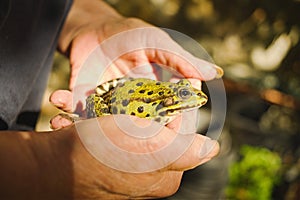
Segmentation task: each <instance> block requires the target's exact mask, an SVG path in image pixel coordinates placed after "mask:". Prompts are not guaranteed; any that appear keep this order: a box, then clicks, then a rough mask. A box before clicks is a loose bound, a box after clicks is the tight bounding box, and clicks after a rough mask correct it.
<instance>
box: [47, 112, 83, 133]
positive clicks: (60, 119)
mask: <svg viewBox="0 0 300 200" xmlns="http://www.w3.org/2000/svg"><path fill="white" fill-rule="evenodd" d="M79 120H81V118H80V117H79V116H78V115H75V114H67V113H60V114H58V115H56V116H55V117H53V118H52V119H51V121H50V124H51V128H52V129H61V128H64V127H67V126H70V125H72V124H73V123H74V122H75V121H79Z"/></svg>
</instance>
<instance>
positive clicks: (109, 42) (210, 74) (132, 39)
mask: <svg viewBox="0 0 300 200" xmlns="http://www.w3.org/2000/svg"><path fill="white" fill-rule="evenodd" d="M100 43H101V44H100ZM92 51H93V52H92ZM91 52H92V53H91ZM70 62H71V78H70V89H71V91H67V90H58V91H55V92H54V93H53V94H52V95H51V97H50V101H51V102H52V103H53V104H54V105H55V106H57V107H58V108H60V109H62V110H64V111H67V112H74V111H75V112H76V113H77V114H79V115H81V116H82V115H83V113H84V109H85V99H86V97H87V96H88V94H89V92H90V91H91V90H92V89H93V88H95V87H96V86H97V85H98V84H101V83H103V82H105V81H108V80H111V79H114V78H117V77H122V76H125V75H129V76H131V77H145V78H152V79H156V78H157V73H156V71H155V70H154V68H153V67H152V65H151V63H157V64H159V65H160V66H163V67H165V68H167V69H169V70H171V71H173V72H175V73H177V74H179V75H180V76H182V77H186V78H188V79H189V80H190V81H191V82H192V84H193V85H194V87H197V88H200V87H201V81H200V80H210V79H213V78H216V77H220V76H221V75H222V73H223V72H222V69H220V68H219V67H217V66H215V65H214V64H211V63H208V62H206V61H204V60H201V59H198V58H196V57H194V56H192V55H191V54H190V53H188V52H187V51H185V50H184V49H183V48H182V47H181V46H179V45H178V44H177V43H175V42H174V41H173V40H172V39H171V38H170V37H169V35H168V34H167V33H165V32H164V31H162V30H160V29H158V28H155V27H153V26H151V25H149V24H147V23H145V22H144V21H141V20H138V19H131V18H130V19H128V18H121V19H118V20H117V21H113V22H110V25H109V26H108V27H106V29H105V32H104V33H102V34H99V31H97V27H95V30H92V31H88V32H85V31H84V32H83V33H81V34H78V35H77V37H75V38H74V40H73V42H72V46H71V50H70ZM69 124H70V121H67V120H65V119H62V118H61V117H60V116H57V117H56V118H54V119H53V120H52V127H53V128H61V127H65V126H67V125H69Z"/></svg>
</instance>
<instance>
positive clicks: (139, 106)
mask: <svg viewBox="0 0 300 200" xmlns="http://www.w3.org/2000/svg"><path fill="white" fill-rule="evenodd" d="M207 101H208V97H207V95H206V94H205V93H204V92H203V91H202V90H199V89H196V88H194V87H193V86H192V84H191V82H190V81H189V80H188V79H180V80H179V81H178V82H177V83H173V82H164V81H157V80H152V79H147V78H128V77H123V78H118V79H114V80H111V81H108V82H106V83H103V84H101V85H99V86H97V87H96V89H95V90H94V92H93V93H92V94H90V95H89V96H88V97H87V99H86V115H87V118H95V117H101V116H106V115H114V114H126V115H133V116H137V117H140V118H146V119H150V120H154V121H156V122H158V123H160V124H167V123H169V122H171V121H173V120H174V119H175V117H176V116H177V115H178V114H180V113H182V112H184V111H189V110H192V109H197V108H199V107H201V106H203V105H204V104H206V103H207Z"/></svg>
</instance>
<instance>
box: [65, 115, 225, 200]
mask: <svg viewBox="0 0 300 200" xmlns="http://www.w3.org/2000/svg"><path fill="white" fill-rule="evenodd" d="M127 120H129V121H127ZM122 122H126V123H123V124H122ZM128 124H130V126H129V125H128ZM154 126H155V127H154ZM120 127H123V128H122V129H121V128H120ZM133 127H134V128H133ZM130 129H131V130H130ZM137 129H139V132H138V133H139V137H133V136H132V135H130V134H134V133H132V132H134V131H135V130H137ZM66 130H67V131H70V130H71V131H72V132H77V134H72V137H75V141H76V142H75V144H74V145H73V146H74V147H73V149H74V150H73V153H72V155H73V156H72V160H73V171H74V172H73V173H74V187H75V189H74V193H75V195H74V198H78V199H84V198H87V197H88V198H104V199H134V198H153V197H156V198H157V197H165V196H169V195H171V194H174V193H175V192H176V191H177V189H178V187H179V185H180V181H181V178H182V174H183V171H184V170H188V169H191V168H194V167H196V166H198V165H200V164H202V163H204V162H207V161H208V160H210V159H211V158H213V157H214V156H215V155H216V154H217V153H218V151H219V145H218V143H217V142H216V141H214V140H211V139H209V138H207V137H205V136H202V135H199V134H186V135H184V134H177V133H176V132H175V131H173V130H171V129H169V128H166V127H164V126H161V125H159V124H157V123H155V124H154V125H153V124H152V125H150V124H149V121H148V120H145V119H139V118H137V117H130V119H128V118H127V116H124V115H116V116H112V115H111V116H105V117H101V118H98V119H89V120H82V121H80V122H76V123H75V126H71V128H69V129H62V130H61V131H66ZM129 132H130V134H129ZM78 136H79V137H78ZM106 140H107V141H109V142H106ZM98 142H99V143H101V145H99V144H98Z"/></svg>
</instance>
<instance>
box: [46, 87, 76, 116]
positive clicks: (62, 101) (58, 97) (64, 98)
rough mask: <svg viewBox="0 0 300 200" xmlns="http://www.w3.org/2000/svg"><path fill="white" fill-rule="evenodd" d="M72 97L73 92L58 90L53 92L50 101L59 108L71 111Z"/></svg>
mask: <svg viewBox="0 0 300 200" xmlns="http://www.w3.org/2000/svg"><path fill="white" fill-rule="evenodd" d="M72 99H73V98H72V93H71V92H70V91H69V90H56V91H54V92H53V93H52V94H51V96H50V98H49V101H50V102H51V103H52V104H53V105H54V106H56V107H57V108H59V109H61V110H64V111H67V112H71V111H72V102H73V101H72Z"/></svg>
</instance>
